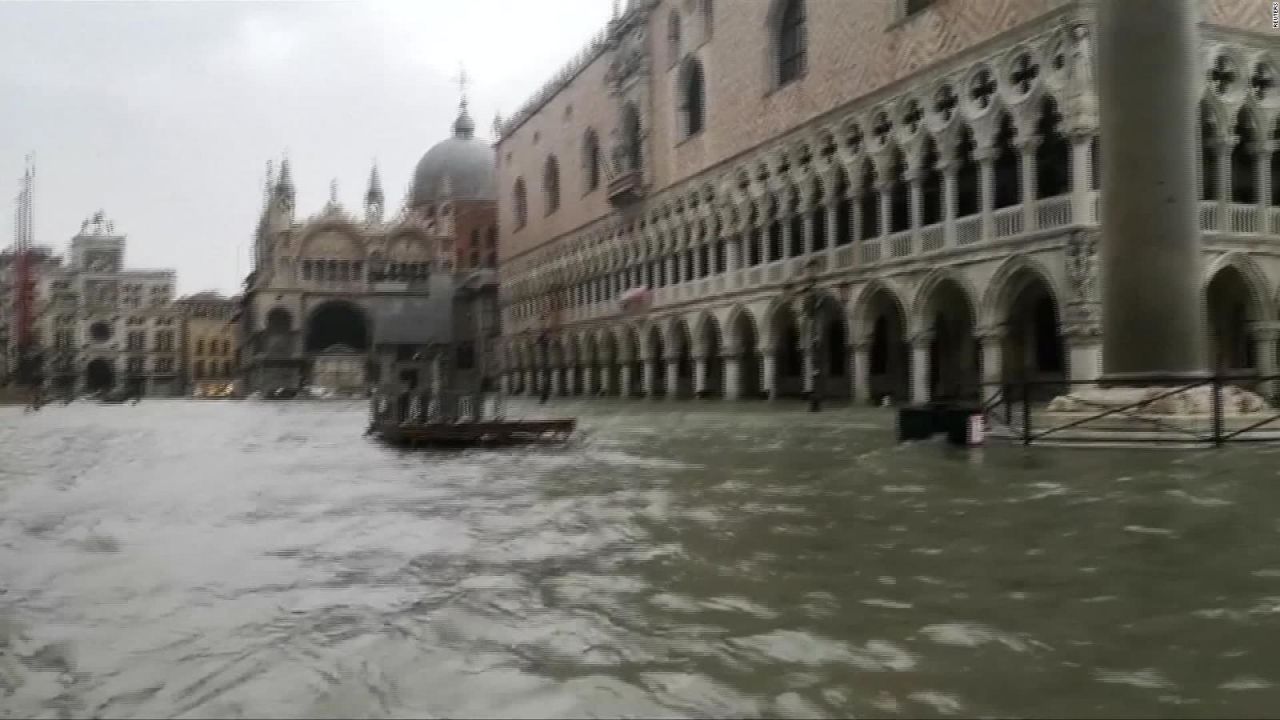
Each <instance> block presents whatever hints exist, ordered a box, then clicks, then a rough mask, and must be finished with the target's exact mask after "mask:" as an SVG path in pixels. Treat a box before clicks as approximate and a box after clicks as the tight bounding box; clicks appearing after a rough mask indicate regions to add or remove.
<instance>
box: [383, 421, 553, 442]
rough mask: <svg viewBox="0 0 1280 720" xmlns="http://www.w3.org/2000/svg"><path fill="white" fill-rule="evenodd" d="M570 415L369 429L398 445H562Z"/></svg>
mask: <svg viewBox="0 0 1280 720" xmlns="http://www.w3.org/2000/svg"><path fill="white" fill-rule="evenodd" d="M577 426H578V421H577V420H576V419H573V418H563V419H553V420H483V421H479V422H431V423H395V422H381V423H375V424H374V425H373V426H371V427H370V428H369V430H370V432H371V433H372V434H373V435H375V436H377V437H378V438H380V439H382V440H383V441H385V442H388V443H391V444H393V445H398V446H401V447H410V448H414V447H504V446H512V445H561V444H564V443H565V442H568V440H569V438H571V437H572V436H573V433H574V431H575V430H576V429H577Z"/></svg>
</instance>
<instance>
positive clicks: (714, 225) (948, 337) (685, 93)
mask: <svg viewBox="0 0 1280 720" xmlns="http://www.w3.org/2000/svg"><path fill="white" fill-rule="evenodd" d="M1092 8H1093V4H1092V3H1091V2H1086V1H1084V0H1019V1H1018V2H1010V1H1007V0H867V1H866V2H857V3H851V2H847V1H846V0H733V1H732V2H727V1H725V0H720V1H718V2H717V1H716V0H632V2H629V3H628V4H627V7H626V8H625V10H624V11H622V12H620V13H619V14H618V15H617V16H616V17H615V18H614V19H613V20H612V21H611V22H610V23H609V25H608V27H607V28H606V29H605V30H604V31H603V32H602V33H601V34H600V36H599V37H597V38H596V39H595V40H594V41H593V42H592V43H591V44H590V45H589V46H588V47H587V48H586V49H585V50H584V51H583V52H582V53H581V55H580V56H579V57H578V58H577V59H575V60H574V61H573V62H572V63H571V64H570V65H569V66H568V67H567V68H565V69H564V70H563V71H562V72H561V73H560V74H559V75H557V76H556V77H555V78H553V79H552V80H551V82H550V83H549V84H548V85H547V86H546V87H544V88H543V89H542V90H541V91H540V92H539V93H537V94H536V95H535V97H534V98H533V99H532V100H530V101H529V102H528V103H527V104H526V106H525V107H523V108H522V109H521V110H520V111H519V112H517V113H516V114H515V115H514V116H512V117H511V118H509V119H508V120H507V121H506V122H505V123H503V124H502V125H501V139H500V141H499V143H498V145H497V163H498V166H497V168H498V169H497V184H498V207H499V217H500V219H501V239H500V242H499V246H500V247H501V253H502V255H501V277H502V291H501V298H502V309H503V331H504V348H503V360H504V369H505V372H504V375H503V378H502V379H503V382H504V383H505V386H506V388H507V389H508V390H509V391H511V392H529V393H533V392H540V391H542V390H543V388H544V387H545V388H546V390H547V391H549V392H552V393H555V394H573V395H577V394H604V395H624V396H667V397H687V396H694V395H697V396H720V397H726V398H743V397H779V396H788V395H802V394H805V393H806V392H808V391H809V390H811V389H812V384H813V383H814V382H821V383H823V387H822V390H823V391H824V393H825V394H827V395H828V396H836V397H847V398H851V399H854V400H856V401H858V402H878V401H880V400H882V399H884V398H885V397H888V398H891V399H894V400H903V401H905V400H912V401H917V402H919V401H925V400H928V399H930V398H938V397H946V396H960V395H971V394H974V393H976V392H977V390H976V388H977V386H978V384H979V383H982V382H991V383H995V382H1004V381H1010V380H1017V379H1021V378H1034V379H1040V380H1050V381H1052V380H1054V379H1059V380H1061V379H1073V380H1086V381H1087V380H1093V379H1096V378H1097V377H1098V375H1099V371H1100V347H1101V337H1100V332H1101V330H1100V324H1099V317H1100V312H1101V307H1100V302H1099V297H1098V292H1097V284H1098V283H1097V261H1096V250H1097V244H1098V230H1099V229H1098V218H1099V208H1098V188H1099V181H1100V178H1099V173H1098V170H1097V162H1096V158H1097V154H1098V148H1099V146H1100V143H1105V142H1106V141H1107V139H1106V138H1105V137H1101V136H1100V131H1099V124H1098V100H1097V87H1096V83H1095V62H1096V60H1095V51H1094V40H1093V9H1092ZM1202 8H1203V15H1202V24H1201V54H1200V60H1201V63H1202V68H1203V82H1202V85H1201V133H1200V137H1198V138H1194V139H1193V138H1188V142H1195V143H1196V144H1197V147H1198V153H1199V158H1200V169H1201V174H1200V188H1201V197H1202V202H1201V204H1200V213H1199V222H1200V229H1201V231H1202V238H1203V258H1204V262H1203V293H1204V307H1205V311H1206V312H1207V313H1208V319H1209V323H1208V326H1209V327H1210V329H1211V333H1212V338H1211V347H1212V349H1213V362H1214V366H1215V367H1216V368H1220V369H1230V370H1250V371H1257V372H1261V373H1267V374H1270V373H1274V372H1276V339H1277V332H1278V330H1280V323H1278V320H1280V315H1278V310H1280V153H1278V152H1277V143H1278V142H1280V88H1278V87H1277V68H1278V67H1280V43H1278V42H1277V39H1276V36H1275V35H1274V34H1273V33H1271V32H1270V31H1269V30H1268V29H1267V28H1269V25H1267V23H1268V21H1269V20H1270V16H1269V14H1267V13H1265V12H1263V10H1264V9H1265V8H1261V7H1259V5H1258V3H1256V2H1250V1H1249V0H1213V1H1212V2H1210V1H1208V0H1206V1H1205V2H1204V3H1203V4H1202ZM1158 71H1159V69H1158V68H1153V69H1152V72H1158ZM1151 271H1152V272H1159V268H1158V267H1153V268H1152V269H1151ZM806 288H812V290H808V289H806ZM815 292H816V293H817V301H813V300H812V298H813V293H815ZM805 299H808V300H809V301H808V302H802V300H805ZM815 370H816V371H817V372H814V371H815Z"/></svg>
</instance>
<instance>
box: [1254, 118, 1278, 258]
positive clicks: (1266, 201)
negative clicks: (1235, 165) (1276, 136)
mask: <svg viewBox="0 0 1280 720" xmlns="http://www.w3.org/2000/svg"><path fill="white" fill-rule="evenodd" d="M1277 144H1280V143H1277V142H1276V141H1275V140H1258V141H1255V142H1254V156H1255V157H1256V158H1257V164H1256V165H1255V166H1254V172H1255V173H1257V174H1256V175H1255V176H1254V177H1255V178H1256V179H1255V180H1254V184H1255V185H1256V186H1257V188H1258V232H1259V233H1261V234H1263V235H1266V234H1268V233H1269V232H1270V230H1269V228H1268V227H1267V222H1268V220H1269V218H1268V213H1269V212H1270V211H1271V183H1272V182H1273V179H1272V177H1271V154H1272V153H1274V152H1275V151H1276V145H1277Z"/></svg>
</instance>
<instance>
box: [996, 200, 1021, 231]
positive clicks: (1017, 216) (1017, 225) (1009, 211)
mask: <svg viewBox="0 0 1280 720" xmlns="http://www.w3.org/2000/svg"><path fill="white" fill-rule="evenodd" d="M1022 217H1023V215H1022V206H1021V205H1014V206H1012V207H1007V208H1000V209H999V210H997V211H995V212H994V213H992V215H991V219H992V223H993V224H994V225H995V235H996V237H997V238H999V239H1004V238H1010V237H1013V236H1014V235H1021V234H1022Z"/></svg>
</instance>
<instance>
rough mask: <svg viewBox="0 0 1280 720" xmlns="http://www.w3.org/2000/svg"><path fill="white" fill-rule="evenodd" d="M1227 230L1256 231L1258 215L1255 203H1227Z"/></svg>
mask: <svg viewBox="0 0 1280 720" xmlns="http://www.w3.org/2000/svg"><path fill="white" fill-rule="evenodd" d="M1227 217H1228V225H1227V231H1228V232H1233V233H1257V232H1258V230H1259V229H1260V228H1259V227H1258V223H1259V220H1260V218H1259V216H1258V206H1257V205H1234V204H1233V205H1228V206H1227Z"/></svg>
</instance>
